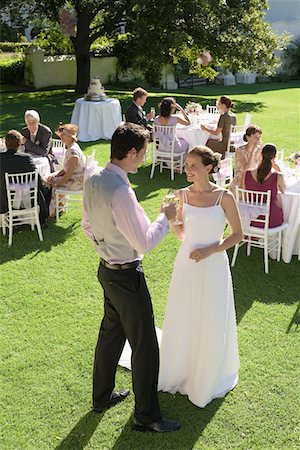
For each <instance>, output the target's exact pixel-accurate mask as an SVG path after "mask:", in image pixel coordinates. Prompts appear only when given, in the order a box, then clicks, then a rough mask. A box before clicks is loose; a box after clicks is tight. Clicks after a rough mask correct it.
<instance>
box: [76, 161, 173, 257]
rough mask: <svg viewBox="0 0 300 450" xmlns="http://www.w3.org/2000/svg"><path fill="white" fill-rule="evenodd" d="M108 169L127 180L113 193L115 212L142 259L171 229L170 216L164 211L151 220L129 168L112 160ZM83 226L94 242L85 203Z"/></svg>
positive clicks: (118, 224)
mask: <svg viewBox="0 0 300 450" xmlns="http://www.w3.org/2000/svg"><path fill="white" fill-rule="evenodd" d="M105 170H108V171H111V172H114V173H116V174H118V175H119V176H120V177H122V178H123V180H125V181H126V185H122V186H120V187H119V188H118V189H117V190H116V191H115V192H114V194H113V197H112V214H113V217H114V220H115V224H116V227H117V229H118V230H119V232H120V233H121V234H122V235H123V236H124V237H125V238H126V239H127V241H128V243H129V244H130V246H131V247H132V248H133V249H134V250H136V251H137V252H138V253H139V258H138V259H142V258H143V254H144V253H148V252H149V251H150V250H152V249H153V248H154V247H156V246H157V245H158V244H159V242H160V241H161V240H162V239H163V238H164V237H165V236H166V235H167V233H168V231H169V222H168V219H167V217H166V215H165V214H164V213H160V214H159V215H158V217H157V218H156V220H155V221H154V222H152V223H151V221H150V219H149V218H148V216H147V214H146V213H145V211H144V210H143V208H142V207H141V205H140V204H139V202H138V201H137V198H136V195H135V192H134V190H133V189H132V188H131V187H130V182H129V179H128V176H127V174H126V172H124V170H123V169H121V168H120V167H119V166H117V165H116V164H113V163H108V164H107V166H106V168H105ZM82 228H83V230H84V232H85V233H86V235H87V236H88V238H89V239H90V240H91V241H92V242H94V238H93V233H92V230H91V227H90V223H89V218H88V215H87V212H86V210H85V208H84V207H83V217H82ZM96 249H97V248H96ZM107 262H108V263H110V264H124V263H127V262H131V261H127V260H125V261H123V260H118V261H117V260H113V261H107Z"/></svg>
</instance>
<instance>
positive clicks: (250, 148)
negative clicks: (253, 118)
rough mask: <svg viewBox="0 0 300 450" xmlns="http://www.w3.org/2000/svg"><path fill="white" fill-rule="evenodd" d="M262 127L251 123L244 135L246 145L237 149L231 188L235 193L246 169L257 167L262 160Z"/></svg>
mask: <svg viewBox="0 0 300 450" xmlns="http://www.w3.org/2000/svg"><path fill="white" fill-rule="evenodd" d="M261 135H262V130H261V128H259V127H257V126H256V125H250V126H249V127H248V128H247V130H246V133H245V134H244V136H243V139H244V141H245V142H246V144H245V145H242V146H241V147H239V148H237V149H236V151H235V162H234V177H233V180H232V182H231V184H230V186H229V189H230V190H231V191H232V192H233V194H235V187H236V186H237V187H242V185H243V179H244V174H245V172H246V170H249V169H257V167H258V165H259V163H260V161H261V149H262V145H261Z"/></svg>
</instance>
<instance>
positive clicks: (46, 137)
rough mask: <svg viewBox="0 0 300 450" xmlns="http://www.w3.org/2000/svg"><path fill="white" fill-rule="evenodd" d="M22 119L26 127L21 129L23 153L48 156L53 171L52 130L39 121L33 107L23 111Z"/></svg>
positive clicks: (38, 116)
mask: <svg viewBox="0 0 300 450" xmlns="http://www.w3.org/2000/svg"><path fill="white" fill-rule="evenodd" d="M24 120H25V123H26V127H25V128H23V129H22V131H21V133H22V135H23V139H22V144H23V146H24V150H25V153H31V154H32V155H36V156H44V157H46V158H48V160H49V163H50V168H51V172H53V171H54V167H53V160H54V159H55V157H54V155H53V154H52V150H51V139H52V131H51V130H50V128H49V127H47V126H46V125H43V124H42V123H40V115H39V113H38V112H37V111H35V110H34V109H29V110H27V111H25V115H24Z"/></svg>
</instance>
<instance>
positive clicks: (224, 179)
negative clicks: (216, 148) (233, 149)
mask: <svg viewBox="0 0 300 450" xmlns="http://www.w3.org/2000/svg"><path fill="white" fill-rule="evenodd" d="M219 167H220V168H219V171H218V172H216V173H213V174H212V176H213V179H214V181H215V183H216V184H217V185H218V186H222V187H226V186H228V185H229V184H230V183H231V182H232V179H233V167H232V158H225V159H222V160H221V161H220V162H219Z"/></svg>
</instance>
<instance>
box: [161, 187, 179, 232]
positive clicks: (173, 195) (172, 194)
mask: <svg viewBox="0 0 300 450" xmlns="http://www.w3.org/2000/svg"><path fill="white" fill-rule="evenodd" d="M165 199H166V201H167V202H168V203H175V206H176V209H178V206H179V203H180V198H179V196H178V191H177V190H176V189H169V190H168V192H167V195H166V196H165ZM173 224H174V225H182V224H183V222H181V221H180V220H178V217H177V215H176V217H175V220H174V222H173Z"/></svg>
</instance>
